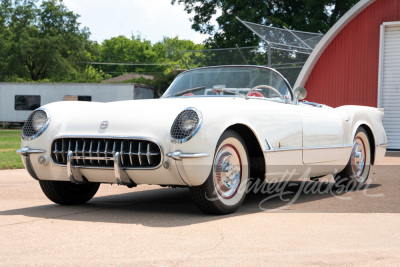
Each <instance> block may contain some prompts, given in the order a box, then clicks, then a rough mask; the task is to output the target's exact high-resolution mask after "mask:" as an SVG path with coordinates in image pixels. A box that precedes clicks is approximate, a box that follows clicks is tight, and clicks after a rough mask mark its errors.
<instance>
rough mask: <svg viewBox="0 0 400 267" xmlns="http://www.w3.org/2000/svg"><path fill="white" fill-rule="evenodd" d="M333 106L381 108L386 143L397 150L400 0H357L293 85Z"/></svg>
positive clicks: (399, 127)
mask: <svg viewBox="0 0 400 267" xmlns="http://www.w3.org/2000/svg"><path fill="white" fill-rule="evenodd" d="M297 86H301V87H305V88H306V89H307V92H308V95H307V100H308V101H312V102H318V103H323V104H326V105H329V106H332V107H338V106H341V105H365V106H372V107H380V108H385V116H384V120H383V125H384V127H385V130H386V134H387V136H388V142H389V144H390V145H389V148H392V149H400V0H361V1H360V2H359V3H358V4H356V5H355V6H354V7H353V8H352V9H351V10H349V11H348V12H347V13H346V14H345V15H344V16H343V17H342V18H341V19H340V20H339V21H338V22H337V23H336V24H335V25H334V26H333V27H332V28H331V29H330V30H329V32H328V33H327V34H326V35H325V36H324V38H323V39H322V40H321V41H320V42H319V44H318V45H317V47H316V48H315V49H314V51H313V53H312V54H311V55H310V57H309V58H308V60H307V62H306V64H305V66H304V67H303V69H302V71H301V73H300V75H299V77H298V79H297V81H296V84H295V87H297Z"/></svg>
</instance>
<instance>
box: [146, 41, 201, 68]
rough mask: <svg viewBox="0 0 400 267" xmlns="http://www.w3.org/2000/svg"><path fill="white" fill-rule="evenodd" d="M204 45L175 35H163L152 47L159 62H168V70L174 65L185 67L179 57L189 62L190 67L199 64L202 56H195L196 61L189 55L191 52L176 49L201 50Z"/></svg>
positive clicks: (174, 66)
mask: <svg viewBox="0 0 400 267" xmlns="http://www.w3.org/2000/svg"><path fill="white" fill-rule="evenodd" d="M204 48H205V47H204V45H202V44H195V43H194V42H193V41H191V40H181V39H179V38H178V37H177V36H176V37H173V38H171V37H164V38H163V40H162V41H160V42H157V43H155V44H154V45H153V49H154V51H155V52H156V54H157V58H158V61H159V62H165V63H170V68H169V70H172V69H175V68H176V66H178V68H180V69H186V65H185V64H184V62H183V61H182V59H181V57H182V58H183V60H185V62H186V63H187V64H190V66H191V67H194V66H196V65H201V63H202V61H204V57H202V56H201V55H198V57H196V59H195V60H196V61H193V58H192V57H191V55H192V53H182V52H181V53H180V55H179V54H178V51H194V50H196V51H197V50H203V49H204Z"/></svg>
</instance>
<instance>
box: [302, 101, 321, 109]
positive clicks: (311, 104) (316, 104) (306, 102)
mask: <svg viewBox="0 0 400 267" xmlns="http://www.w3.org/2000/svg"><path fill="white" fill-rule="evenodd" d="M299 103H302V104H306V105H310V106H313V107H318V108H322V104H319V103H315V102H308V101H307V100H303V101H301V102H299Z"/></svg>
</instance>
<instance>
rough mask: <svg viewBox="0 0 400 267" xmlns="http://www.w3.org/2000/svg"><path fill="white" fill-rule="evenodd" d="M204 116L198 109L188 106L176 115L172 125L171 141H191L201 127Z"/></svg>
mask: <svg viewBox="0 0 400 267" xmlns="http://www.w3.org/2000/svg"><path fill="white" fill-rule="evenodd" d="M201 122H202V116H201V113H200V111H199V110H198V109H196V108H187V109H185V110H183V111H182V112H181V113H179V115H178V116H177V117H176V119H175V121H174V123H173V124H172V127H171V141H172V142H174V143H184V142H187V141H189V140H190V139H191V138H192V137H193V136H194V135H195V134H196V133H197V132H198V131H199V129H200V126H201Z"/></svg>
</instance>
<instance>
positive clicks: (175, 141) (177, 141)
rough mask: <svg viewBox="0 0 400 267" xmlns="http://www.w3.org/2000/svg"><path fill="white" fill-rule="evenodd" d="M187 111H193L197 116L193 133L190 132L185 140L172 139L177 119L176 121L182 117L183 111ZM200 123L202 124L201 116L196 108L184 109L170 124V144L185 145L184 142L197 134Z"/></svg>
mask: <svg viewBox="0 0 400 267" xmlns="http://www.w3.org/2000/svg"><path fill="white" fill-rule="evenodd" d="M188 110H190V111H194V112H195V113H196V114H197V118H198V121H197V126H196V127H195V129H194V131H192V132H191V133H190V134H189V135H188V136H186V137H185V138H181V139H178V138H174V137H173V136H172V130H173V127H174V126H175V124H176V121H177V119H178V118H179V117H180V116H182V114H183V113H184V112H185V111H188ZM202 123H203V115H202V114H201V112H200V110H198V109H197V108H194V107H188V108H185V109H184V110H182V111H181V112H180V113H179V114H178V116H176V118H175V120H174V122H173V123H172V126H171V130H170V136H171V142H172V143H175V144H182V143H185V142H187V141H189V140H190V139H192V138H193V137H194V136H195V135H196V134H197V132H198V131H199V130H200V127H201V125H202ZM181 131H182V130H181Z"/></svg>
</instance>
